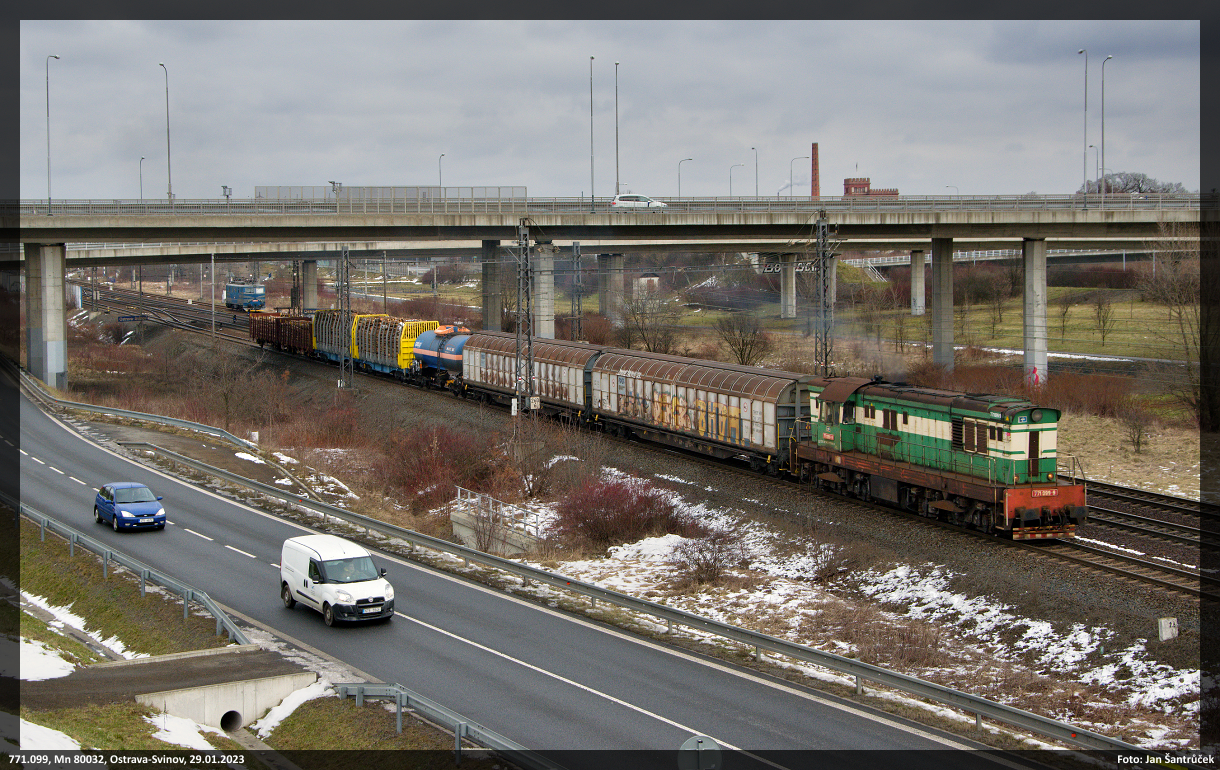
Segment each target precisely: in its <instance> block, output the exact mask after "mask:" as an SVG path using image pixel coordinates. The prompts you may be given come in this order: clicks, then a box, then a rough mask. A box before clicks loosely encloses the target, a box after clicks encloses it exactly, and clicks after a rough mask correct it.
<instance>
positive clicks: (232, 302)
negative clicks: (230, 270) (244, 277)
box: [225, 281, 267, 310]
mask: <svg viewBox="0 0 1220 770" xmlns="http://www.w3.org/2000/svg"><path fill="white" fill-rule="evenodd" d="M266 304H267V287H265V286H263V285H261V284H257V283H251V282H250V281H229V282H228V283H226V284H225V307H227V308H230V309H233V310H257V309H259V308H261V307H264V306H266Z"/></svg>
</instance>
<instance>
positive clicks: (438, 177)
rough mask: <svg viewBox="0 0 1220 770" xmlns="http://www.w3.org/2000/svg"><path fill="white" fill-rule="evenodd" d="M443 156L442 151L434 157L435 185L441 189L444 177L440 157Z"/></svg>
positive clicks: (443, 185) (443, 184)
mask: <svg viewBox="0 0 1220 770" xmlns="http://www.w3.org/2000/svg"><path fill="white" fill-rule="evenodd" d="M443 157H445V153H443V152H442V153H441V154H440V155H438V156H437V158H436V186H437V187H440V188H442V189H443V188H444V187H445V177H444V174H442V172H441V158H443ZM442 194H444V193H442Z"/></svg>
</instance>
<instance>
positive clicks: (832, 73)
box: [21, 21, 1200, 200]
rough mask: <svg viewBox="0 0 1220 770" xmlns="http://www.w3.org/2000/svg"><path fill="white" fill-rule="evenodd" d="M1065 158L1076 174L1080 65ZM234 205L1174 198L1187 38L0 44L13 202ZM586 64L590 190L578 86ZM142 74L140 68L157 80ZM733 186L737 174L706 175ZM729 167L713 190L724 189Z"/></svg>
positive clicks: (684, 25)
mask: <svg viewBox="0 0 1220 770" xmlns="http://www.w3.org/2000/svg"><path fill="white" fill-rule="evenodd" d="M1081 48H1085V49H1087V50H1088V78H1087V82H1088V86H1087V88H1088V112H1087V115H1088V120H1087V136H1088V140H1087V141H1088V144H1092V145H1096V147H1097V149H1090V150H1088V151H1087V160H1086V157H1085V146H1084V142H1085V131H1086V126H1085V87H1086V86H1085V83H1086V77H1085V57H1084V56H1082V55H1079V54H1077V51H1078V50H1079V49H1081ZM51 54H58V55H59V56H60V59H59V60H51V61H50V97H49V102H50V121H49V122H50V160H51V194H52V197H53V198H54V199H56V200H62V199H85V198H89V199H113V198H118V199H137V198H139V197H140V182H141V175H140V165H141V164H140V158H141V156H143V157H144V158H145V160H144V162H143V194H144V197H146V198H160V199H162V200H164V199H165V197H166V192H167V186H168V185H167V183H168V179H167V171H168V170H167V163H166V157H167V154H166V72H167V71H168V81H169V120H170V144H171V149H172V158H171V162H172V167H171V168H172V174H173V179H172V181H173V191H174V194H175V197H176V198H178V199H179V200H184V199H198V198H220V197H221V196H222V192H221V187H222V185H227V186H229V187H231V188H232V189H233V195H234V197H238V198H248V197H253V195H254V188H255V186H257V185H325V184H326V183H327V182H328V181H329V180H335V181H339V182H342V183H344V184H345V185H346V186H361V185H435V184H437V182H438V178H439V174H438V156H440V154H441V153H444V154H445V156H444V158H443V159H441V165H440V169H439V171H440V173H441V174H443V183H444V184H445V186H447V187H448V186H470V185H478V186H483V185H524V186H526V187H527V189H528V192H529V194H530V195H531V196H538V197H542V196H545V197H578V196H581V195H586V196H587V195H588V194H589V191H590V189H591V187H592V189H593V190H594V192H595V193H596V195H598V196H599V197H601V196H610V195H613V194H614V189H615V178H616V173H615V171H616V169H615V155H616V152H615V146H616V143H615V62H616V61H617V62H619V63H620V64H619V67H618V97H617V98H618V124H617V125H618V179H619V181H620V183H621V189H622V191H623V192H638V193H643V194H645V195H650V196H653V197H658V198H662V199H664V198H670V197H676V196H677V194H678V168H679V161H681V160H682V159H683V158H692V160H690V161H687V162H685V163H682V165H681V186H682V190H681V192H682V195H683V197H690V196H700V197H703V196H727V195H729V193H730V175H731V180H732V193H733V194H734V195H754V193H755V189H756V186H755V171H756V166H755V156H756V153H755V151H754V150H752V149H751V148H757V191H758V193H759V194H761V195H776V194H785V195H786V194H788V191H789V190H788V180H789V169H790V168H791V171H792V179H793V181H794V183H795V184H794V188H795V189H794V192H795V194H797V195H809V194H810V169H809V165H808V163H809V162H808V161H806V160H796V161H795V162H791V161H792V159H794V158H798V157H799V156H805V155H809V154H810V152H809V151H810V145H811V143H813V142H817V143H818V145H819V154H820V156H821V193H822V194H823V195H841V194H842V193H843V179H844V178H845V177H852V176H862V177H870V178H871V179H872V184H873V186H874V187H880V188H890V187H896V188H898V191H899V192H900V193H901V194H903V195H953V194H957V193H958V192H960V193H961V194H962V195H992V194H1005V195H1013V194H1023V193H1028V192H1037V193H1040V194H1067V193H1071V192H1074V191H1076V190H1077V189H1079V188H1080V186H1081V184H1082V182H1083V179H1084V176H1085V174H1086V167H1087V174H1088V176H1090V177H1092V176H1093V175H1094V173H1095V170H1096V166H1097V159H1096V155H1097V154H1098V150H1099V149H1100V147H1101V144H1102V141H1101V140H1102V100H1101V97H1102V60H1103V59H1104V58H1105V57H1106V56H1107V55H1112V56H1113V57H1114V58H1113V59H1112V60H1111V61H1110V62H1109V63H1107V64H1106V65H1105V166H1106V167H1107V168H1109V169H1111V170H1112V171H1132V172H1141V173H1145V174H1148V175H1149V176H1151V177H1154V178H1156V179H1159V180H1161V181H1165V182H1181V183H1182V184H1183V185H1185V186H1186V188H1187V189H1188V190H1191V191H1195V190H1197V189H1198V188H1199V141H1200V136H1199V98H1200V97H1199V23H1198V22H1197V21H1139V22H1119V21H1087V22H1069V21H1046V22H1037V21H1015V22H996V21H981V22H971V21H960V22H959V21H947V22H944V21H928V22H919V21H902V22H880V21H864V22H848V21H823V22H807V21H797V22H768V21H757V22H750V21H746V22H742V21H733V22H703V21H683V22H659V21H647V22H631V21H613V22H566V21H553V22H547V21H535V22H529V21H522V22H465V21H455V22H444V21H425V22H409V21H408V22H384V21H383V22H292V21H269V22H249V21H241V22H223V21H220V22H216V21H212V22H190V21H152V22H141V21H118V22H106V21H96V22H95V21H26V22H22V23H21V197H22V198H23V199H37V198H43V199H45V198H46V197H47V138H48V137H47V129H48V116H47V111H48V89H47V85H48V80H47V56H48V55H51ZM590 56H593V57H595V60H594V61H593V63H592V64H593V78H592V130H593V148H592V149H593V152H592V160H593V178H594V181H593V183H592V185H591V183H590V137H589V134H590V77H589V65H590V62H589V57H590ZM158 62H164V63H165V67H166V69H165V70H163V69H162V68H161V67H160V66H158ZM735 164H742V165H741V166H740V167H737V168H731V167H733V166H734V165H735ZM730 169H731V171H730Z"/></svg>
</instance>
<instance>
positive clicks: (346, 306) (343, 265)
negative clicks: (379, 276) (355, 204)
mask: <svg viewBox="0 0 1220 770" xmlns="http://www.w3.org/2000/svg"><path fill="white" fill-rule="evenodd" d="M337 267H338V270H337V271H336V272H337V273H338V276H337V278H338V280H337V281H336V284H337V285H336V286H335V293H336V294H338V295H339V310H340V314H339V315H340V317H341V318H342V319H343V323H344V327H343V328H345V329H348V330H350V329H351V328H352V321H353V318H352V291H351V289H352V263H351V259H350V254H349V252H348V249H347V244H346V243H345V244H343V252H342V254H340V256H339V264H338V266H337ZM345 339H346V340H348V342H347V344H345V345H343V358H342V359H341V360H340V361H339V387H340V388H342V389H344V390H351V389H352V388H354V387H355V386H356V382H355V380H356V371H355V366H356V362H355V361H353V360H352V346H351V341H350V332H349V334H348V335H347V336H345Z"/></svg>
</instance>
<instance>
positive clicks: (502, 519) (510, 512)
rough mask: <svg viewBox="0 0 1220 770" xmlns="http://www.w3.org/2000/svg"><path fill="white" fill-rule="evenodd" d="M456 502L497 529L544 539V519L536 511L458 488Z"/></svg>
mask: <svg viewBox="0 0 1220 770" xmlns="http://www.w3.org/2000/svg"><path fill="white" fill-rule="evenodd" d="M456 502H457V504H458V505H460V506H462V507H463V508H466V509H468V510H470V512H471V513H472V514H474V515H475V516H486V517H487V519H488V520H489V521H490V522H491V523H492V524H493V525H495V526H497V527H504V528H506V529H512V530H515V531H517V532H522V533H524V534H526V535H529V536H530V537H542V517H541V516H539V515H538V514H537V513H535V512H534V511H529V510H526V509H525V508H522V507H521V506H519V505H513V504H512V503H505V502H502V501H500V500H497V499H496V498H494V497H492V496H491V495H485V494H483V493H482V492H472V491H471V490H469V489H464V488H463V487H457V500H456Z"/></svg>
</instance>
